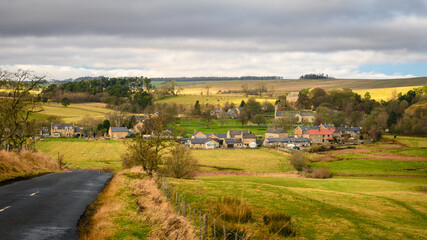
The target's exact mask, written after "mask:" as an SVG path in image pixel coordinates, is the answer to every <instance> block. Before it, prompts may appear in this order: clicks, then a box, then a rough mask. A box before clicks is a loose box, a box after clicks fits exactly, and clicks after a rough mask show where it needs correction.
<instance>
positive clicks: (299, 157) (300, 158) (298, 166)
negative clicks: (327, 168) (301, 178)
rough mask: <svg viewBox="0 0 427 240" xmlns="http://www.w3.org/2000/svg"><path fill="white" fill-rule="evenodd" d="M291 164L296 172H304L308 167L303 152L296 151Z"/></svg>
mask: <svg viewBox="0 0 427 240" xmlns="http://www.w3.org/2000/svg"><path fill="white" fill-rule="evenodd" d="M290 164H291V166H292V167H293V168H295V170H297V171H302V170H303V169H304V167H305V166H307V161H306V160H305V156H304V153H303V152H301V151H294V152H293V153H292V156H291V160H290Z"/></svg>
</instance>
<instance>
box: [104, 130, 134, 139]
mask: <svg viewBox="0 0 427 240" xmlns="http://www.w3.org/2000/svg"><path fill="white" fill-rule="evenodd" d="M108 135H109V136H110V138H112V139H116V140H117V139H124V138H126V137H127V136H128V135H129V130H128V129H127V128H126V127H110V129H109V130H108Z"/></svg>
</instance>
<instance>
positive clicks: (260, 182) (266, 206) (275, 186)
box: [170, 176, 427, 239]
mask: <svg viewBox="0 0 427 240" xmlns="http://www.w3.org/2000/svg"><path fill="white" fill-rule="evenodd" d="M170 181H171V182H172V183H173V184H174V185H175V186H176V187H177V189H179V191H181V192H183V193H184V195H185V199H186V200H187V201H188V202H189V203H190V204H191V205H193V206H195V207H197V208H201V209H204V210H205V211H208V212H211V213H212V214H213V212H212V211H213V209H212V207H210V205H211V203H212V202H214V201H216V200H217V199H218V197H219V196H234V197H237V198H240V199H242V200H243V202H244V203H246V204H248V205H249V206H251V207H252V209H253V215H254V216H253V220H252V222H250V223H247V224H243V225H247V228H249V229H250V230H248V232H249V233H251V234H252V236H253V237H254V239H269V238H271V237H272V235H269V234H268V232H267V229H266V228H265V226H263V224H262V220H261V219H262V216H263V215H264V214H266V213H268V212H272V211H280V212H285V213H287V214H289V215H291V216H292V217H293V222H292V224H293V225H294V226H295V228H296V229H297V237H298V239H422V238H424V237H425V236H426V235H427V229H426V228H425V225H426V223H427V195H426V194H425V193H423V192H420V190H421V189H424V191H425V188H426V185H425V184H426V179H425V178H343V177H340V178H333V179H322V180H319V179H304V178H292V177H281V178H279V177H250V176H229V177H203V178H201V179H198V180H197V181H194V180H177V179H170Z"/></svg>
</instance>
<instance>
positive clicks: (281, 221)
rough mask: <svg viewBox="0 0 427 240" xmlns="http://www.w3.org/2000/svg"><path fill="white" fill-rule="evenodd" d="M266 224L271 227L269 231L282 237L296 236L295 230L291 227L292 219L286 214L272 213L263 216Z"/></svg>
mask: <svg viewBox="0 0 427 240" xmlns="http://www.w3.org/2000/svg"><path fill="white" fill-rule="evenodd" d="M263 220H264V224H265V225H268V226H269V229H268V231H269V232H270V233H272V234H278V235H279V236H282V237H288V236H295V233H296V231H295V229H294V228H293V227H292V225H291V221H292V217H291V216H289V215H287V214H285V213H280V212H276V213H271V214H268V215H267V214H266V215H264V216H263Z"/></svg>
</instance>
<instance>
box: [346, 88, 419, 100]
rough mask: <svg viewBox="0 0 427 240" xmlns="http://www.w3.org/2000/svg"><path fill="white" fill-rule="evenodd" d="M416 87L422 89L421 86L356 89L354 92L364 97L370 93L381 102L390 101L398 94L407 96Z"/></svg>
mask: <svg viewBox="0 0 427 240" xmlns="http://www.w3.org/2000/svg"><path fill="white" fill-rule="evenodd" d="M414 87H420V86H410V87H391V88H370V89H355V90H353V92H355V93H358V94H359V95H361V96H362V97H363V96H364V95H365V93H366V92H369V94H370V95H371V98H372V99H375V100H377V101H381V100H384V101H388V100H390V99H392V98H393V97H396V96H397V94H398V93H400V92H401V93H402V94H405V93H407V92H408V91H409V90H412V89H413V88H414Z"/></svg>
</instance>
